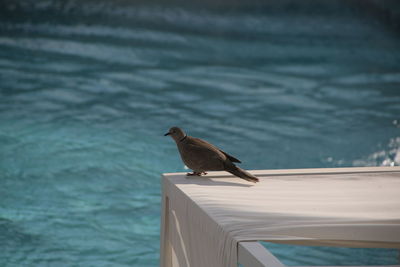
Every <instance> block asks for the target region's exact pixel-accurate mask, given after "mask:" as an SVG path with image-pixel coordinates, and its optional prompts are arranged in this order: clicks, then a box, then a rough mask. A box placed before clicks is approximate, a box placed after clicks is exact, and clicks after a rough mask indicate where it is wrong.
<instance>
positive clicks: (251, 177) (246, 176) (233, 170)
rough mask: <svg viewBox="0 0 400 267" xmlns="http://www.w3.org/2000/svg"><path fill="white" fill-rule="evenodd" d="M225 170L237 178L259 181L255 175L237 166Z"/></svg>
mask: <svg viewBox="0 0 400 267" xmlns="http://www.w3.org/2000/svg"><path fill="white" fill-rule="evenodd" d="M226 171H227V172H230V173H232V174H233V175H235V176H237V177H239V178H242V179H245V180H246V181H249V182H253V183H257V182H259V179H258V178H257V177H255V176H254V175H252V174H251V173H249V172H247V171H245V170H243V169H241V168H239V167H237V166H234V168H229V169H228V170H226Z"/></svg>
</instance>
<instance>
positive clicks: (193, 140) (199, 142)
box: [190, 137, 241, 163]
mask: <svg viewBox="0 0 400 267" xmlns="http://www.w3.org/2000/svg"><path fill="white" fill-rule="evenodd" d="M190 141H191V144H192V145H195V146H196V145H197V146H202V147H204V148H205V149H209V150H212V151H215V152H216V151H218V152H221V153H222V154H224V155H225V156H226V157H227V158H228V159H229V160H230V161H231V162H238V163H241V162H240V160H238V159H237V158H235V157H233V156H231V155H229V154H228V153H226V152H225V151H222V150H221V149H219V148H218V147H216V146H214V145H213V144H210V143H208V142H207V141H204V140H202V139H200V138H195V137H192V138H190Z"/></svg>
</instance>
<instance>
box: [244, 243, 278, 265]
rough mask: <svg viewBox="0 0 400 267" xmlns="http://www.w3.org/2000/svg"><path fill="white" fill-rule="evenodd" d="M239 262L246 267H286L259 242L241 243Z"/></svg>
mask: <svg viewBox="0 0 400 267" xmlns="http://www.w3.org/2000/svg"><path fill="white" fill-rule="evenodd" d="M238 262H239V263H240V264H242V265H243V266H244V267H285V265H283V264H282V263H281V262H280V261H279V260H278V259H277V258H276V257H275V256H274V255H272V253H271V252H269V251H268V250H267V249H266V248H265V247H263V246H262V245H261V244H260V243H259V242H257V241H255V242H239V244H238Z"/></svg>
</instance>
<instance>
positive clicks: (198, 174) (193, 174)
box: [186, 172, 201, 176]
mask: <svg viewBox="0 0 400 267" xmlns="http://www.w3.org/2000/svg"><path fill="white" fill-rule="evenodd" d="M186 175H187V176H201V172H188V173H187V174H186Z"/></svg>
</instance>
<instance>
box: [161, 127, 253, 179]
mask: <svg viewBox="0 0 400 267" xmlns="http://www.w3.org/2000/svg"><path fill="white" fill-rule="evenodd" d="M167 135H170V136H171V137H172V139H174V141H175V143H176V145H177V147H178V150H179V153H180V155H181V158H182V161H183V162H184V163H185V165H186V166H187V167H188V168H190V169H192V170H193V172H192V173H187V175H188V176H193V175H196V176H201V175H202V174H204V175H206V174H207V171H227V172H229V173H231V174H233V175H235V176H237V177H239V178H242V179H244V180H247V181H249V182H253V183H256V182H258V181H259V180H258V178H257V177H255V176H254V175H252V174H251V173H249V172H247V171H245V170H243V169H241V168H239V167H237V166H236V165H235V164H234V162H237V163H241V162H240V160H238V159H237V158H235V157H233V156H231V155H229V154H228V153H226V152H224V151H222V150H221V149H219V148H218V147H216V146H214V145H212V144H210V143H208V142H206V141H204V140H202V139H200V138H195V137H192V136H188V135H187V134H186V133H185V132H184V131H183V130H182V129H180V128H178V127H172V128H171V129H169V131H168V132H167V133H166V134H164V136H167Z"/></svg>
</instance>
